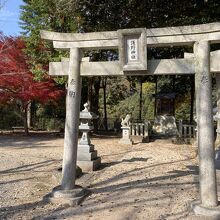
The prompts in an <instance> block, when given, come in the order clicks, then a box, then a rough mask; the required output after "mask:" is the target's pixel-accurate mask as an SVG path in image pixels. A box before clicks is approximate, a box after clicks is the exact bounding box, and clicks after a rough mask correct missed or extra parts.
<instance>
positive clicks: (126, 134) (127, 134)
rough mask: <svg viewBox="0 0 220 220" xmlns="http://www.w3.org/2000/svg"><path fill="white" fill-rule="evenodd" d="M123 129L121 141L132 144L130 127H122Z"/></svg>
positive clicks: (121, 142)
mask: <svg viewBox="0 0 220 220" xmlns="http://www.w3.org/2000/svg"><path fill="white" fill-rule="evenodd" d="M121 129H122V138H121V139H120V141H119V143H120V144H130V145H132V144H133V142H132V140H131V137H130V127H129V126H125V127H121Z"/></svg>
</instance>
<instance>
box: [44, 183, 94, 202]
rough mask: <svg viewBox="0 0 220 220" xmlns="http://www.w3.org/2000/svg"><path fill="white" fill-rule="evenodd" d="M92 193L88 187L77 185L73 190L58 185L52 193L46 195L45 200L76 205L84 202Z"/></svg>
mask: <svg viewBox="0 0 220 220" xmlns="http://www.w3.org/2000/svg"><path fill="white" fill-rule="evenodd" d="M90 193H91V192H90V191H89V190H88V189H85V188H82V187H81V186H77V185H76V186H75V188H73V189H71V190H64V189H62V188H61V186H57V187H55V188H54V189H53V191H52V192H51V193H50V194H48V195H46V196H45V197H44V200H46V201H49V202H51V203H54V204H60V205H68V206H76V205H79V204H80V203H82V201H83V200H84V199H85V198H86V197H87V196H89V195H90Z"/></svg>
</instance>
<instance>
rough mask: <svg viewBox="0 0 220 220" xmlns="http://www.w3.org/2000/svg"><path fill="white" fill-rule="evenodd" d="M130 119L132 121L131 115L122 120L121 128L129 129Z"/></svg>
mask: <svg viewBox="0 0 220 220" xmlns="http://www.w3.org/2000/svg"><path fill="white" fill-rule="evenodd" d="M130 119H131V115H130V114H127V115H126V116H125V119H123V118H122V119H121V126H122V127H128V126H129V125H130Z"/></svg>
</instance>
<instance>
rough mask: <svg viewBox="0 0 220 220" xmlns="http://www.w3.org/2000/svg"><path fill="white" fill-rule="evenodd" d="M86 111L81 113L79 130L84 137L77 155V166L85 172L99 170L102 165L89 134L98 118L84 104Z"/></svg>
mask: <svg viewBox="0 0 220 220" xmlns="http://www.w3.org/2000/svg"><path fill="white" fill-rule="evenodd" d="M84 107H85V109H84V110H83V111H82V112H80V120H81V124H80V126H79V130H80V131H82V137H81V139H80V141H79V144H78V153H77V165H78V166H79V167H80V168H81V169H82V171H83V172H88V171H94V170H97V169H98V167H99V166H100V164H101V158H100V157H98V156H97V151H96V150H95V149H94V145H93V144H91V141H90V136H89V132H90V131H91V130H92V129H93V126H92V125H91V120H92V119H95V118H97V116H96V115H95V114H94V113H92V112H89V110H88V107H89V105H88V104H87V103H86V104H84Z"/></svg>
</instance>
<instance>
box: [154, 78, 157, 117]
mask: <svg viewBox="0 0 220 220" xmlns="http://www.w3.org/2000/svg"><path fill="white" fill-rule="evenodd" d="M156 97H157V76H155V100H154V118H155V117H156V115H157V98H156Z"/></svg>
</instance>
